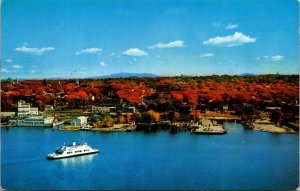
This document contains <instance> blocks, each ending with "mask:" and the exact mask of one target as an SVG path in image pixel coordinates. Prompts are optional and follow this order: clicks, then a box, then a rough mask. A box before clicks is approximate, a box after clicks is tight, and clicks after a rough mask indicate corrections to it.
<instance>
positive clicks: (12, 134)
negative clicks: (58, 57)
mask: <svg viewBox="0 0 300 191" xmlns="http://www.w3.org/2000/svg"><path fill="white" fill-rule="evenodd" d="M225 127H226V128H227V129H228V134H227V135H223V136H207V135H193V134H190V133H188V132H182V133H178V134H175V135H172V134H170V133H169V132H163V131H162V132H157V133H149V134H145V133H143V132H132V133H126V132H120V133H117V132H115V133H100V132H79V131H78V132H66V131H53V130H51V129H44V128H10V129H9V130H6V129H5V128H2V129H1V149H2V150H1V159H2V161H1V168H2V169H1V185H2V187H3V188H5V189H9V190H11V189H13V190H19V189H21V190H45V189H47V190H53V189H60V190H62V189H63V190H66V189H71V190H74V189H77V190H78V189H84V190H93V189H95V190H96V189H97V190H99V189H101V190H104V189H126V190H128V189H181V190H182V189H186V190H187V189H201V190H225V189H230V190H242V189H245V190H249V189H250V190H278V189H281V190H282V189H284V190H292V189H295V188H296V187H298V185H299V181H298V180H299V147H298V145H299V137H298V135H277V134H270V133H265V132H257V131H249V130H244V129H243V126H242V125H240V124H233V123H226V124H225ZM73 140H75V141H77V142H83V141H86V142H88V143H89V144H90V145H92V146H94V147H98V148H100V153H99V154H94V155H87V156H80V157H75V158H67V159H60V160H52V161H49V160H46V159H45V155H46V154H48V153H50V152H52V151H54V149H55V148H56V147H57V146H60V145H62V144H63V143H64V142H65V143H70V142H71V141H73Z"/></svg>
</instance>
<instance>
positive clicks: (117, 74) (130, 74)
mask: <svg viewBox="0 0 300 191" xmlns="http://www.w3.org/2000/svg"><path fill="white" fill-rule="evenodd" d="M129 77H139V78H140V77H144V78H145V77H147V78H154V77H159V76H158V75H156V74H152V73H127V72H121V73H116V74H110V75H103V76H93V77H91V78H93V79H97V78H100V79H103V78H129Z"/></svg>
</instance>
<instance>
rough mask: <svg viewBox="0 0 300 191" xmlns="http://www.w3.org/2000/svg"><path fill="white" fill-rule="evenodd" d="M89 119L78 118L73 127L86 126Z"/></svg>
mask: <svg viewBox="0 0 300 191" xmlns="http://www.w3.org/2000/svg"><path fill="white" fill-rule="evenodd" d="M87 118H88V117H86V116H80V117H77V118H76V119H75V120H74V121H73V124H72V125H75V126H82V125H84V124H87Z"/></svg>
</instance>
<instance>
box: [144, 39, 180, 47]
mask: <svg viewBox="0 0 300 191" xmlns="http://www.w3.org/2000/svg"><path fill="white" fill-rule="evenodd" d="M179 47H185V45H184V41H182V40H175V41H172V42H169V43H161V42H159V43H157V44H154V45H152V46H149V48H150V49H155V48H179Z"/></svg>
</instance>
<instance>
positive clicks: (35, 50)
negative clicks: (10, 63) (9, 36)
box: [15, 44, 55, 55]
mask: <svg viewBox="0 0 300 191" xmlns="http://www.w3.org/2000/svg"><path fill="white" fill-rule="evenodd" d="M53 50H55V48H53V47H43V48H29V47H27V44H26V45H23V46H22V47H18V48H15V51H17V52H24V53H30V54H34V55H42V54H45V53H46V52H50V51H53Z"/></svg>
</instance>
